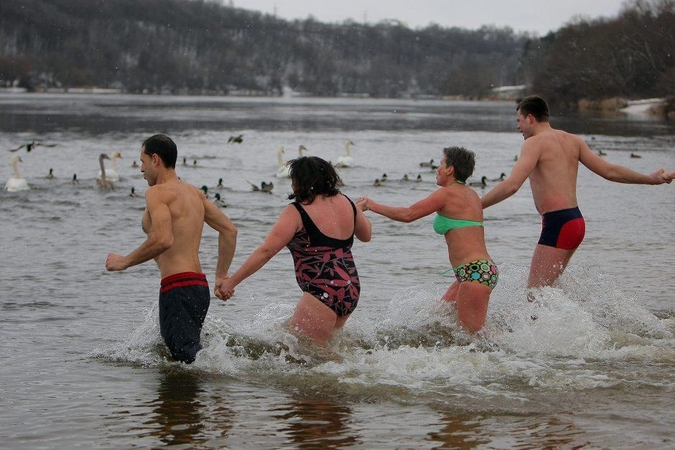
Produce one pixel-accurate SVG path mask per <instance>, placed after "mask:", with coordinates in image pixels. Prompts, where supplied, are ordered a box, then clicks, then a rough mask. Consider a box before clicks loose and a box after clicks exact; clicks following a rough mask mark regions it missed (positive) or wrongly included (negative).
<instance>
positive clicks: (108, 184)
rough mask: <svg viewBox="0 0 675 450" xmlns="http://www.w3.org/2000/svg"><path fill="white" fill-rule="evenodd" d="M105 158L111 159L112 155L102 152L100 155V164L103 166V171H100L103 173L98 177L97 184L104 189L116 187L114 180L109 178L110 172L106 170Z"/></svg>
mask: <svg viewBox="0 0 675 450" xmlns="http://www.w3.org/2000/svg"><path fill="white" fill-rule="evenodd" d="M104 159H110V157H109V156H108V155H106V154H105V153H101V154H100V155H99V157H98V164H99V165H100V166H101V171H100V172H99V173H100V174H101V175H100V177H99V178H97V179H96V186H98V187H100V188H102V189H115V186H114V185H113V182H112V180H110V179H108V173H107V172H106V170H105V166H104V165H103V160H104Z"/></svg>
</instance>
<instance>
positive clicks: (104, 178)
mask: <svg viewBox="0 0 675 450" xmlns="http://www.w3.org/2000/svg"><path fill="white" fill-rule="evenodd" d="M242 142H243V135H242V134H240V135H237V136H230V138H229V139H228V141H227V143H228V144H241V143H242ZM56 145H57V144H45V143H42V142H39V141H35V140H33V141H31V142H28V143H25V144H22V145H20V146H18V147H16V148H12V149H10V150H9V151H10V152H11V153H16V152H18V151H19V150H21V149H24V148H25V149H26V153H29V152H31V151H33V150H34V149H35V148H37V147H39V146H44V147H55V146H56ZM354 146H355V144H354V142H353V141H351V140H347V141H346V143H345V146H344V154H343V155H340V156H338V158H337V162H336V163H335V164H334V165H335V167H338V168H349V167H353V166H354V158H353V156H352V154H351V148H352V147H354ZM285 151H286V150H285V148H284V146H280V147H279V149H278V150H277V163H278V167H277V171H276V177H277V178H290V167H289V162H288V161H286V160H285V159H284V154H285ZM306 151H308V150H307V148H306V147H305V146H304V145H300V146H299V147H298V157H302V156H304V152H306ZM598 154H599V155H600V156H604V155H606V154H607V153H606V152H603V151H599V152H598ZM630 157H631V158H640V155H637V154H634V153H631V155H630ZM106 159H107V160H109V161H110V167H106V164H105V160H106ZM118 159H123V157H122V155H121V153H120V152H118V151H115V152H112V154H111V156H108V154H106V153H101V154H100V155H99V157H98V162H99V167H100V168H99V171H98V175H97V177H96V186H97V187H98V188H100V189H114V187H115V183H117V182H119V180H120V176H119V169H118V167H117V160H118ZM514 160H517V156H516V158H514ZM22 162H23V160H22V159H21V157H20V156H19V155H18V154H16V155H13V157H12V159H11V164H12V169H13V175H12V177H10V178H9V180H7V183H6V184H5V190H6V191H9V192H18V191H23V190H28V189H30V186H29V184H28V182H27V181H26V179H25V178H23V177H22V176H21V173H20V172H19V166H18V165H19V163H22ZM183 165H184V166H188V165H189V164H188V162H187V159H186V158H183ZM196 165H197V160H194V161H193V162H192V166H196ZM132 167H138V164H137V162H136V161H135V160H134V162H133V164H132ZM419 167H420V168H422V169H427V170H430V171H435V170H436V169H437V168H438V165H437V164H434V160H433V159H431V160H429V161H423V162H420V163H419ZM46 178H49V179H51V178H54V173H53V169H49V174H48V175H47V176H46ZM505 178H506V174H505V173H502V174H501V175H500V176H499V177H496V178H491V179H489V178H488V177H487V176H482V177H481V179H480V180H479V181H469V182H468V183H467V184H468V185H469V186H473V187H480V188H483V189H484V188H486V187H487V186H488V182H499V181H502V180H504V179H505ZM387 180H388V177H387V174H386V173H384V174H382V176H381V177H379V178H376V179H375V182H374V183H373V185H374V186H382V185H383V184H384V183H385V182H386V181H387ZM401 181H412V179H411V178H410V177H408V174H407V173H406V174H404V175H403V178H402V179H401ZM415 181H417V182H420V181H422V175H421V174H418V175H417V178H416V179H415ZM247 182H248V183H249V184H250V185H251V190H252V191H253V192H263V193H269V194H271V193H272V191H273V189H274V183H273V182H272V181H269V182H266V181H262V182H261V183H260V185H258V184H256V183H252V182H250V181H247ZM72 183H73V184H79V181H78V179H77V174H73V178H72ZM222 183H223V179H222V178H220V179H219V181H218V185H217V186H216V187H217V188H222V187H223V184H222ZM202 190H203V191H204V194H205V195H206V196H207V197H209V193H208V187H207V186H202ZM129 195H130V196H132V197H134V196H136V193H135V190H134V188H133V187H132V188H131V193H130V194H129ZM213 201H214V203H216V204H217V205H218V206H220V207H226V206H227V204H226V203H225V201H224V200H223V199H222V197H221V195H220V194H218V193H216V194H215V195H214V198H213Z"/></svg>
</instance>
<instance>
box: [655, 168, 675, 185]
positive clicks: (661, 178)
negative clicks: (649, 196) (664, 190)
mask: <svg viewBox="0 0 675 450" xmlns="http://www.w3.org/2000/svg"><path fill="white" fill-rule="evenodd" d="M650 177H651V178H652V180H654V184H663V183H667V184H670V182H671V181H673V179H675V172H666V170H665V169H659V170H657V171H656V172H654V173H653V174H651V175H650Z"/></svg>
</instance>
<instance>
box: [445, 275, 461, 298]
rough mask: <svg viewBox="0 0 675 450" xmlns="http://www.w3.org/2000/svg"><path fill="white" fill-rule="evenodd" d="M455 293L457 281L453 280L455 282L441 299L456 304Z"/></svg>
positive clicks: (457, 288)
mask: <svg viewBox="0 0 675 450" xmlns="http://www.w3.org/2000/svg"><path fill="white" fill-rule="evenodd" d="M457 292H459V280H457V279H455V282H454V283H452V284H451V285H450V287H449V288H448V290H447V291H446V292H445V294H443V297H441V298H442V299H443V300H445V301H446V302H456V301H457Z"/></svg>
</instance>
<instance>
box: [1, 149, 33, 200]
mask: <svg viewBox="0 0 675 450" xmlns="http://www.w3.org/2000/svg"><path fill="white" fill-rule="evenodd" d="M20 162H23V160H22V159H21V157H20V156H19V155H15V156H14V157H13V158H12V167H13V168H14V175H12V178H10V179H9V180H7V184H5V190H6V191H9V192H18V191H25V190H28V189H30V187H29V186H28V182H27V181H26V179H25V178H21V174H19V163H20Z"/></svg>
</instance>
